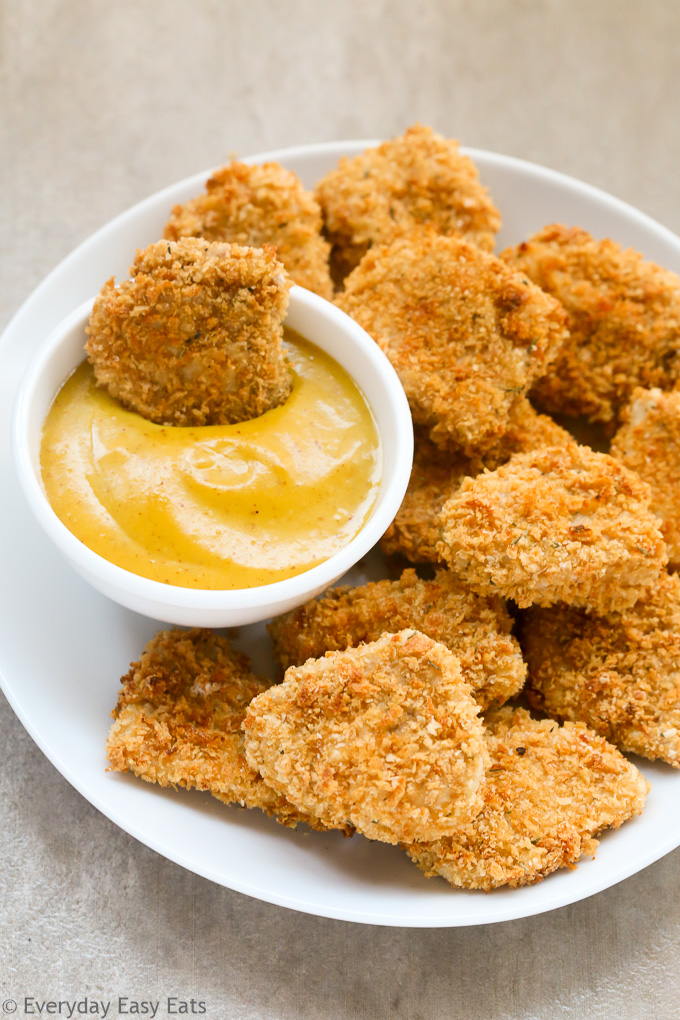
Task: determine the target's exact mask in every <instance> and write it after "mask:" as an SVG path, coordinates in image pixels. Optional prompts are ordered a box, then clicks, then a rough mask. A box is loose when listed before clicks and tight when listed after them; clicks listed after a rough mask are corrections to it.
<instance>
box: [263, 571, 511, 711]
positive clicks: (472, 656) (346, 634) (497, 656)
mask: <svg viewBox="0 0 680 1020" xmlns="http://www.w3.org/2000/svg"><path fill="white" fill-rule="evenodd" d="M409 627H411V628H413V629H414V630H418V631H420V632H421V633H422V634H426V635H427V637H430V638H432V639H433V640H434V641H440V642H441V643H442V644H443V645H446V647H447V648H448V649H449V650H450V651H451V652H453V653H454V655H456V656H458V658H459V659H460V667H461V670H462V672H463V677H464V679H465V680H466V681H467V682H468V683H469V684H470V686H471V687H472V692H473V697H474V698H475V700H476V701H477V703H478V704H479V705H480V707H481V708H488V707H489V705H491V704H496V705H502V704H503V702H504V701H507V700H508V698H511V697H512V696H513V695H514V694H517V692H518V691H519V690H521V688H522V687H523V685H524V680H525V677H526V666H525V664H524V660H523V659H522V653H521V651H520V648H519V645H518V643H517V641H516V640H515V638H513V637H512V635H511V633H510V632H511V630H512V619H511V617H510V614H509V613H508V611H507V609H506V607H505V603H504V602H503V601H502V600H501V599H499V598H484V597H483V596H481V595H475V594H474V592H471V591H470V590H469V589H468V588H466V587H465V585H464V584H463V583H462V582H461V581H460V580H458V578H456V577H455V576H454V575H453V574H452V573H451V571H449V570H438V571H437V573H436V575H435V578H434V580H432V581H423V580H421V579H420V578H419V577H418V576H417V574H416V572H415V570H405V571H404V572H403V574H402V575H401V577H400V578H399V580H398V581H374V582H372V583H371V584H364V585H362V586H361V587H359V588H349V587H342V588H333V589H331V591H329V592H327V593H326V594H325V595H324V596H322V598H320V599H312V600H311V601H310V602H306V603H305V604H304V605H303V606H300V607H299V608H298V609H294V610H292V612H290V613H286V614H285V615H284V616H279V617H278V618H277V619H276V620H274V621H273V622H272V623H271V624H270V625H269V633H270V634H271V636H272V638H273V640H274V650H275V654H276V657H277V659H278V661H279V662H280V663H281V665H282V666H283V668H284V669H287V668H288V667H289V666H301V665H302V664H303V663H304V662H305V661H306V660H307V659H317V658H319V657H320V656H322V655H323V654H324V653H325V652H328V651H334V650H342V649H343V648H348V647H356V646H357V645H359V644H361V643H362V642H364V641H375V640H377V638H379V637H380V635H381V634H384V633H385V632H386V631H392V632H394V631H398V630H404V629H405V628H409Z"/></svg>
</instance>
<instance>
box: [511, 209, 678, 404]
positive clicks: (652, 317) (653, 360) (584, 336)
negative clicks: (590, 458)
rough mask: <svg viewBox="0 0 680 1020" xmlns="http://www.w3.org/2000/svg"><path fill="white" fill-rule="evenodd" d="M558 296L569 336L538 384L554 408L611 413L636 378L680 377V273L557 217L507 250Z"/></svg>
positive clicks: (668, 382)
mask: <svg viewBox="0 0 680 1020" xmlns="http://www.w3.org/2000/svg"><path fill="white" fill-rule="evenodd" d="M500 257H501V258H502V259H504V260H505V261H506V262H507V263H508V265H510V266H512V267H513V268H514V269H517V270H518V271H520V272H523V273H526V275H527V276H528V277H529V279H531V280H533V281H534V283H537V284H538V286H539V287H542V288H543V290H545V291H547V292H548V293H549V294H552V295H553V297H556V298H557V299H558V300H559V301H560V302H561V303H562V304H563V305H564V307H565V309H566V310H567V312H568V314H569V329H570V337H569V339H568V340H567V342H566V343H565V344H564V346H563V347H562V350H561V352H560V353H559V355H558V357H557V359H556V360H555V362H554V364H553V366H552V369H551V370H550V372H549V373H548V374H547V375H546V376H544V377H543V378H542V379H540V380H539V381H538V382H537V383H536V385H535V387H534V390H533V393H532V395H534V396H535V397H536V400H537V401H538V402H539V405H540V406H541V407H543V408H544V409H545V410H546V411H549V412H551V413H556V412H563V413H565V414H573V415H580V414H584V415H587V416H588V417H589V418H590V419H591V421H603V422H607V421H611V420H612V419H614V418H616V417H617V414H618V411H619V409H620V408H621V407H623V405H624V404H626V403H627V402H628V401H629V399H630V397H631V394H632V391H633V389H634V388H635V387H636V386H646V387H652V386H659V387H661V388H662V389H670V388H671V387H672V386H673V383H674V381H676V380H677V379H679V378H680V354H679V352H680V344H679V342H678V341H679V338H680V278H678V277H677V276H676V275H675V273H672V272H670V271H669V270H667V269H662V268H661V267H660V266H657V265H655V264H654V263H653V262H644V261H643V260H642V256H641V255H640V254H638V252H636V251H633V250H632V249H630V248H628V249H622V248H621V247H620V246H619V245H618V244H616V243H615V242H614V241H611V240H609V239H606V240H603V241H596V240H595V239H594V238H593V237H592V236H591V235H590V234H589V233H588V232H587V231H585V230H582V229H580V228H579V227H571V228H569V227H565V226H563V225H561V224H551V225H550V226H547V227H544V228H543V230H540V231H539V232H538V233H537V234H534V236H533V237H531V238H530V239H529V240H528V241H525V242H524V243H523V244H520V245H517V246H516V247H515V248H508V249H507V250H506V251H504V252H502V254H501V256H500Z"/></svg>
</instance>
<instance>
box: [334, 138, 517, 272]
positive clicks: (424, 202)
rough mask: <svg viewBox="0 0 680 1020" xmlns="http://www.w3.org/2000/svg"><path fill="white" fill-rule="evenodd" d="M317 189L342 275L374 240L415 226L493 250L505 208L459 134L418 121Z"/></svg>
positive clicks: (344, 161) (389, 238) (345, 163)
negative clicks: (456, 137)
mask: <svg viewBox="0 0 680 1020" xmlns="http://www.w3.org/2000/svg"><path fill="white" fill-rule="evenodd" d="M316 197H317V199H318V201H319V204H320V205H321V208H322V210H323V217H324V222H325V225H326V233H327V236H328V237H329V238H330V240H331V242H332V244H333V262H334V265H335V267H336V270H337V275H338V277H339V278H340V279H342V278H343V277H344V276H346V275H347V273H349V272H350V271H351V270H352V269H354V268H355V266H357V265H358V264H359V262H360V261H361V259H362V257H363V256H364V255H365V254H366V252H367V251H368V249H369V248H370V247H371V245H373V244H385V243H387V242H389V241H392V240H394V238H395V237H397V236H398V235H399V234H401V233H406V232H409V231H410V230H412V229H413V228H414V227H422V226H430V227H432V228H433V229H434V230H435V231H436V232H437V233H438V234H445V235H454V236H457V237H464V238H466V240H468V241H471V242H472V243H474V244H477V245H479V247H480V248H483V249H485V250H486V251H492V250H493V245H494V235H495V234H496V233H497V231H498V230H499V229H500V225H501V217H500V213H499V212H498V210H497V209H496V207H495V206H494V204H493V202H492V201H491V198H490V197H489V193H488V191H487V189H486V188H485V187H483V186H482V185H481V184H480V183H479V174H478V172H477V168H476V166H475V165H474V163H473V162H472V160H471V159H469V158H468V157H467V156H463V155H461V153H460V151H459V148H458V142H456V141H454V140H453V139H446V138H442V136H441V135H438V134H435V133H434V132H433V131H432V130H431V128H429V127H423V126H422V125H420V124H415V125H414V126H413V127H410V128H409V129H408V130H407V131H406V133H405V134H404V135H402V136H401V137H399V138H393V139H392V140H391V141H389V142H384V143H383V144H382V145H380V146H378V148H375V149H367V150H366V151H365V152H362V153H361V154H360V155H359V156H355V157H354V158H352V159H348V158H344V159H342V160H341V161H340V165H339V166H338V168H337V169H336V170H332V171H331V172H330V173H329V174H326V176H325V177H324V178H323V179H322V180H321V181H319V183H318V184H317V186H316Z"/></svg>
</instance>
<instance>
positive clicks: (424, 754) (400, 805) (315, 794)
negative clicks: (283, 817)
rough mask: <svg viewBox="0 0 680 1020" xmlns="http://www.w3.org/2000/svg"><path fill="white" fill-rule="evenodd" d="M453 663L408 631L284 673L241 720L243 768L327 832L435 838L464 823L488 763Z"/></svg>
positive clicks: (475, 806) (473, 706)
mask: <svg viewBox="0 0 680 1020" xmlns="http://www.w3.org/2000/svg"><path fill="white" fill-rule="evenodd" d="M478 711H479V706H478V705H477V703H476V702H475V701H474V700H473V698H472V694H471V689H470V687H469V685H468V684H467V683H466V682H465V681H464V680H463V677H462V674H461V670H460V665H459V662H458V659H457V658H456V657H455V656H454V655H453V654H452V653H451V652H450V651H449V650H448V649H447V648H445V647H444V645H442V644H439V643H438V642H436V641H432V639H431V638H428V637H426V636H425V635H424V634H419V633H418V632H417V631H413V630H407V631H401V632H400V633H399V634H384V635H383V636H382V637H381V638H379V639H378V640H377V641H374V642H372V643H370V644H366V645H361V646H360V647H359V648H348V649H347V651H343V652H337V651H336V652H328V653H327V655H325V656H324V658H322V659H309V660H308V661H307V662H306V663H305V664H304V665H303V666H291V668H290V669H289V670H288V671H287V672H286V675H285V678H284V681H283V683H281V684H279V685H277V686H275V687H270V688H269V690H268V691H265V692H264V693H263V694H260V695H258V697H257V698H255V699H254V700H253V701H252V702H251V704H250V706H249V707H248V710H247V712H246V718H245V722H244V724H243V728H244V731H245V734H246V742H245V748H246V757H247V759H248V762H249V764H250V765H251V767H252V768H254V769H257V770H258V771H259V772H260V774H261V775H262V776H263V778H264V779H265V782H267V783H268V784H269V785H270V786H272V787H273V789H275V790H277V791H278V792H279V793H281V794H282V796H285V797H286V798H287V799H288V800H290V801H291V802H292V803H293V804H295V805H296V806H297V807H298V808H299V809H300V810H301V811H306V812H309V813H310V814H313V815H314V816H315V817H317V818H319V819H320V821H321V822H323V823H325V824H327V825H329V826H331V827H335V826H342V825H348V824H349V825H352V826H354V827H355V828H356V829H357V830H358V831H359V832H363V833H364V835H366V836H368V837H369V838H371V839H379V840H382V841H384V842H387V843H398V842H400V841H402V840H406V841H407V842H411V841H412V840H414V839H426V838H427V839H430V838H438V836H440V835H444V834H447V833H450V832H452V831H453V830H454V829H455V827H456V826H457V825H458V824H460V823H461V822H462V821H464V820H467V819H469V818H471V817H473V816H474V814H476V812H477V811H478V810H479V807H480V804H481V791H480V782H481V779H482V777H483V775H484V771H485V769H486V765H487V763H488V752H487V750H486V744H485V741H484V729H483V726H482V722H481V720H480V719H479V717H478Z"/></svg>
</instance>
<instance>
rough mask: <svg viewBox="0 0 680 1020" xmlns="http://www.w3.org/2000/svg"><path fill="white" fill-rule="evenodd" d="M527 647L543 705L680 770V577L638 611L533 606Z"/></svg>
mask: <svg viewBox="0 0 680 1020" xmlns="http://www.w3.org/2000/svg"><path fill="white" fill-rule="evenodd" d="M522 646H523V648H524V651H525V654H526V657H527V661H528V663H529V672H530V686H529V691H528V693H529V699H530V701H531V704H532V705H533V706H535V707H536V709H537V710H539V711H540V712H542V713H545V714H547V715H551V716H554V717H556V718H558V719H576V720H582V721H583V722H586V723H587V724H588V725H589V726H592V728H593V729H594V730H596V731H597V732H598V733H600V734H601V735H602V736H603V737H606V738H607V739H608V740H611V741H612V743H614V744H616V745H617V747H620V748H621V750H622V751H631V752H633V753H635V754H641V755H643V756H644V757H645V758H660V759H661V760H662V761H665V762H668V764H669V765H673V766H675V768H680V576H678V575H677V574H672V575H671V574H662V575H661V577H660V578H659V579H658V580H657V581H656V582H655V584H653V585H652V586H651V587H650V588H649V589H648V590H647V592H646V593H645V594H644V595H643V596H642V598H640V599H639V600H638V601H637V602H636V603H635V605H634V606H633V607H632V609H627V610H625V611H624V612H619V613H609V614H607V615H606V616H596V615H595V614H594V613H585V612H583V611H582V610H579V609H574V608H572V607H570V606H554V607H553V608H552V609H537V608H532V609H531V610H528V611H527V613H526V614H524V617H523V621H522Z"/></svg>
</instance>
